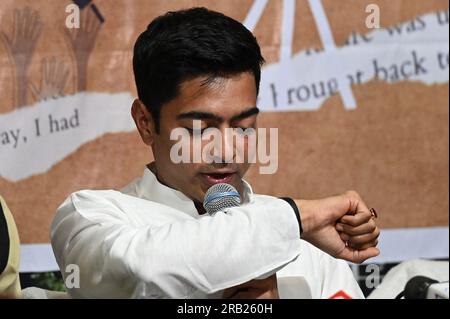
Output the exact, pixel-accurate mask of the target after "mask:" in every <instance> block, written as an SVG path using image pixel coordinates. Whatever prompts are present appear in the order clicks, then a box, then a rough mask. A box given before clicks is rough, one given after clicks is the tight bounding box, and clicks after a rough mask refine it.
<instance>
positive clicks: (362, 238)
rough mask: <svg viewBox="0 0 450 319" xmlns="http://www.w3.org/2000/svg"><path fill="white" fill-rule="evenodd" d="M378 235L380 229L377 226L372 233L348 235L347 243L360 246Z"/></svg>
mask: <svg viewBox="0 0 450 319" xmlns="http://www.w3.org/2000/svg"><path fill="white" fill-rule="evenodd" d="M378 236H380V230H379V229H378V228H377V229H376V230H375V231H374V232H373V233H370V234H366V235H359V236H350V238H349V239H348V242H349V244H351V245H353V246H362V245H365V244H367V243H370V242H372V241H374V240H375V239H377V238H378Z"/></svg>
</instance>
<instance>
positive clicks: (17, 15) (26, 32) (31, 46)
mask: <svg viewBox="0 0 450 319" xmlns="http://www.w3.org/2000/svg"><path fill="white" fill-rule="evenodd" d="M42 27H43V23H42V21H41V18H40V15H39V12H37V11H35V10H33V9H30V8H29V7H25V8H24V9H22V10H18V9H15V10H14V14H13V27H12V31H11V33H9V35H8V34H7V33H6V32H3V31H1V32H0V40H1V42H3V45H4V46H5V47H6V49H7V52H8V54H9V56H10V58H11V60H12V61H13V62H14V65H15V67H16V72H15V74H16V87H17V90H16V97H15V106H16V107H23V106H25V105H26V104H27V80H26V78H27V71H28V67H29V65H30V63H31V58H32V57H33V53H34V51H35V47H36V44H37V40H38V38H39V36H40V34H41V32H42Z"/></svg>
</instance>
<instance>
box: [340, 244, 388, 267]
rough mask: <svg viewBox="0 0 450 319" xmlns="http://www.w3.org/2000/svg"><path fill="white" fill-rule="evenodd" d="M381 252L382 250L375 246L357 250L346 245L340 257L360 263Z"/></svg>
mask: <svg viewBox="0 0 450 319" xmlns="http://www.w3.org/2000/svg"><path fill="white" fill-rule="evenodd" d="M379 254H380V250H379V249H378V248H375V247H371V248H367V249H364V250H355V249H352V248H349V247H346V248H345V249H344V250H343V251H342V252H341V254H340V256H339V257H340V258H342V259H344V260H347V261H350V262H352V263H356V264H360V263H362V262H364V261H365V260H367V259H369V258H373V257H376V256H378V255H379Z"/></svg>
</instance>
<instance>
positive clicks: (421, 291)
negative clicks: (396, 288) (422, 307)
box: [398, 276, 449, 299]
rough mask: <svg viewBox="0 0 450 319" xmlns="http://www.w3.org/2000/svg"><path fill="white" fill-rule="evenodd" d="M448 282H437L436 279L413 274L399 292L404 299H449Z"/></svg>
mask: <svg viewBox="0 0 450 319" xmlns="http://www.w3.org/2000/svg"><path fill="white" fill-rule="evenodd" d="M448 289H449V285H448V282H443V283H439V282H438V281H437V280H434V279H431V278H428V277H425V276H415V277H413V278H411V279H410V280H409V281H408V282H407V283H406V286H405V290H404V291H403V293H401V294H400V295H399V296H398V297H401V295H404V297H405V299H449V292H448Z"/></svg>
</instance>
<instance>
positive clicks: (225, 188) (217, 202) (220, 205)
mask: <svg viewBox="0 0 450 319" xmlns="http://www.w3.org/2000/svg"><path fill="white" fill-rule="evenodd" d="M239 205H241V195H239V193H238V191H237V190H236V188H234V187H233V186H231V185H230V184H226V183H219V184H215V185H213V186H211V187H210V188H209V189H208V190H207V191H206V194H205V198H204V200H203V207H204V208H205V210H206V212H207V213H208V214H209V215H214V214H215V213H216V212H218V211H221V210H223V209H225V208H230V207H236V206H239Z"/></svg>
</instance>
